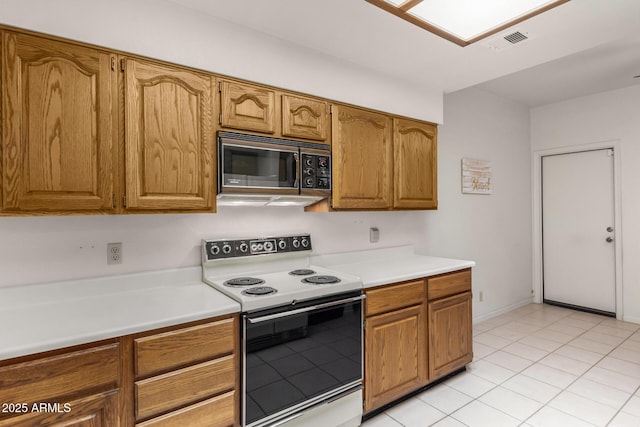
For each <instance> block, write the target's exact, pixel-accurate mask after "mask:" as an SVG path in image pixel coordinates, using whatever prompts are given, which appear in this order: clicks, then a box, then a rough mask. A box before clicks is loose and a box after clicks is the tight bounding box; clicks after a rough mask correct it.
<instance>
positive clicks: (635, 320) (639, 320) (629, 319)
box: [622, 316, 640, 324]
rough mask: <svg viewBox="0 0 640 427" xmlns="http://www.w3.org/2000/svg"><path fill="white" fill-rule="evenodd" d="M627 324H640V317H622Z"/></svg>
mask: <svg viewBox="0 0 640 427" xmlns="http://www.w3.org/2000/svg"><path fill="white" fill-rule="evenodd" d="M622 317H623V319H622V320H624V321H625V322H631V323H638V324H640V317H631V316H622Z"/></svg>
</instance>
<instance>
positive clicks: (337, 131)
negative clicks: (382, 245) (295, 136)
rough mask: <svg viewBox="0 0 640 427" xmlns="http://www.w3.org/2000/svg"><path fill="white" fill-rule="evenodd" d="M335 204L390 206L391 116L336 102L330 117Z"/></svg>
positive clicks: (372, 207) (337, 206) (352, 206)
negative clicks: (338, 104)
mask: <svg viewBox="0 0 640 427" xmlns="http://www.w3.org/2000/svg"><path fill="white" fill-rule="evenodd" d="M331 129H332V132H331V134H332V144H331V149H332V155H333V159H332V160H333V169H332V174H333V194H332V199H333V207H334V208H337V209H354V208H355V209H388V208H390V207H391V197H392V195H391V191H392V189H391V185H392V180H391V176H392V172H393V152H392V141H391V118H390V117H388V116H385V115H384V114H378V113H374V112H370V111H366V110H360V109H358V108H352V107H346V106H343V105H340V106H337V105H334V106H333V109H332V117H331Z"/></svg>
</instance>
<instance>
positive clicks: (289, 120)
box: [282, 95, 329, 141]
mask: <svg viewBox="0 0 640 427" xmlns="http://www.w3.org/2000/svg"><path fill="white" fill-rule="evenodd" d="M328 127H329V105H328V104H327V102H325V101H320V100H316V99H311V98H303V97H299V96H294V95H282V136H286V137H294V138H307V139H314V140H317V141H325V140H326V139H327V137H328V135H327V134H328Z"/></svg>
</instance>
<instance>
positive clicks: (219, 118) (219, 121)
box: [218, 114, 222, 125]
mask: <svg viewBox="0 0 640 427" xmlns="http://www.w3.org/2000/svg"><path fill="white" fill-rule="evenodd" d="M218 124H219V125H221V124H222V114H220V115H219V116H218Z"/></svg>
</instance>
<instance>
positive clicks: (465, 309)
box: [429, 292, 473, 381]
mask: <svg viewBox="0 0 640 427" xmlns="http://www.w3.org/2000/svg"><path fill="white" fill-rule="evenodd" d="M472 339H473V335H472V332H471V292H465V293H463V294H459V295H455V296H452V297H449V298H443V299H441V300H437V301H434V302H430V303H429V378H430V379H431V380H432V381H433V380H435V379H437V378H439V377H442V376H444V375H447V374H449V373H451V372H453V371H455V370H456V369H459V368H462V367H463V366H464V365H466V364H467V363H469V362H471V359H472V358H473V353H472Z"/></svg>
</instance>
